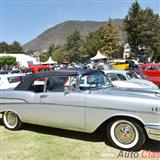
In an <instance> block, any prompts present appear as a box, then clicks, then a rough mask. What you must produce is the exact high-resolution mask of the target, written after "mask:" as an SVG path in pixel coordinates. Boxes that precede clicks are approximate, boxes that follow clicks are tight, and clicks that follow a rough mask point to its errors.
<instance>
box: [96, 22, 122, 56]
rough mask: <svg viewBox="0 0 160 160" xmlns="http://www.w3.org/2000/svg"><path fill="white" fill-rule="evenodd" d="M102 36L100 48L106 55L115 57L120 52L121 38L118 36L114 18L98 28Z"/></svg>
mask: <svg viewBox="0 0 160 160" xmlns="http://www.w3.org/2000/svg"><path fill="white" fill-rule="evenodd" d="M98 34H99V37H100V48H99V50H100V51H101V52H102V53H103V54H105V55H106V56H108V57H110V58H113V57H115V56H116V54H118V53H119V48H120V39H119V37H118V30H117V28H116V27H115V25H114V24H113V22H112V20H109V21H108V23H107V24H106V25H104V26H103V27H101V28H100V29H99V30H98Z"/></svg>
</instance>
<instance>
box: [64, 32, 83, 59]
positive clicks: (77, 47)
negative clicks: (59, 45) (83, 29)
mask: <svg viewBox="0 0 160 160" xmlns="http://www.w3.org/2000/svg"><path fill="white" fill-rule="evenodd" d="M65 41H66V43H65V50H66V52H67V56H68V58H69V60H70V61H79V60H80V58H81V52H80V51H81V48H82V39H81V35H80V32H79V31H77V30H75V31H74V32H73V33H71V34H70V35H69V36H67V37H66V40H65Z"/></svg>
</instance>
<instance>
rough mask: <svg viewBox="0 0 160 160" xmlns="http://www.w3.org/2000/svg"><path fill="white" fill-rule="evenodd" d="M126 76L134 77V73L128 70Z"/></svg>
mask: <svg viewBox="0 0 160 160" xmlns="http://www.w3.org/2000/svg"><path fill="white" fill-rule="evenodd" d="M126 76H127V78H128V79H131V78H134V76H133V74H132V73H130V72H127V73H126Z"/></svg>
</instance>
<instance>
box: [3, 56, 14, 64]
mask: <svg viewBox="0 0 160 160" xmlns="http://www.w3.org/2000/svg"><path fill="white" fill-rule="evenodd" d="M0 64H1V65H3V66H5V65H7V66H10V65H16V64H17V62H16V57H12V56H0Z"/></svg>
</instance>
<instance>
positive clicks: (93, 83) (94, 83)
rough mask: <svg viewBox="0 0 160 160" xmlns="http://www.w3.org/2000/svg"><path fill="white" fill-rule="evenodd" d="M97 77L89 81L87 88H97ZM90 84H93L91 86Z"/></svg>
mask: <svg viewBox="0 0 160 160" xmlns="http://www.w3.org/2000/svg"><path fill="white" fill-rule="evenodd" d="M98 82H99V81H98V79H94V80H93V81H92V82H91V83H90V86H89V89H90V90H91V88H97V87H98V84H99V83H98ZM92 85H95V86H93V87H92Z"/></svg>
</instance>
